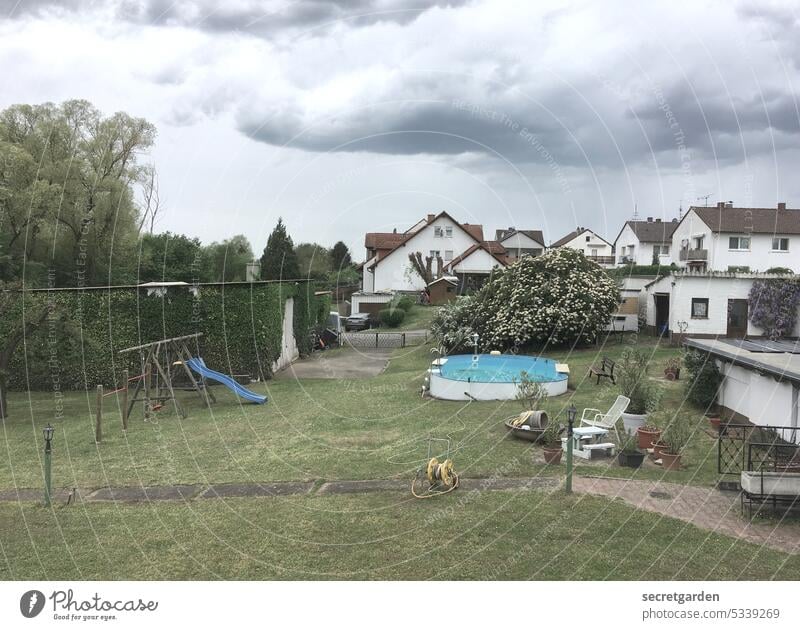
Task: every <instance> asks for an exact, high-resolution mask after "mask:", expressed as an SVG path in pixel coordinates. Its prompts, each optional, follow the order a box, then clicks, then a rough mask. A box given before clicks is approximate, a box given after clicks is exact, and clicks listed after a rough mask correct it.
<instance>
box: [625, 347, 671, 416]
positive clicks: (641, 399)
mask: <svg viewBox="0 0 800 630" xmlns="http://www.w3.org/2000/svg"><path fill="white" fill-rule="evenodd" d="M648 363H649V361H648V358H647V355H646V354H645V353H644V352H642V351H640V350H634V349H633V348H627V349H625V350H624V351H623V353H622V356H620V359H619V361H618V362H617V367H616V376H617V385H618V386H619V391H620V393H621V394H622V395H623V396H627V397H628V398H630V399H631V402H630V403H629V404H628V408H627V409H626V410H625V411H626V412H627V413H635V414H645V413H650V412H651V411H655V408H656V407H657V406H658V403H659V401H660V400H661V388H659V387H658V385H656V383H654V382H653V381H651V380H650V379H649V378H648V377H647V366H648Z"/></svg>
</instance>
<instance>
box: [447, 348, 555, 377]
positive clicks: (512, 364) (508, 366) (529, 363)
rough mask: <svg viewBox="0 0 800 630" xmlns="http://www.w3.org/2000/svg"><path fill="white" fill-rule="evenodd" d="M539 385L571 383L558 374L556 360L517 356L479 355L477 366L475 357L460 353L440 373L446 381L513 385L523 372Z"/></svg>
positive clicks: (449, 360)
mask: <svg viewBox="0 0 800 630" xmlns="http://www.w3.org/2000/svg"><path fill="white" fill-rule="evenodd" d="M523 371H524V372H527V373H528V378H530V379H531V380H533V381H536V382H539V383H550V382H553V381H565V380H567V375H566V374H559V373H558V372H556V362H555V361H553V359H545V358H542V357H529V356H524V355H514V354H499V355H498V354H494V355H493V354H479V355H478V362H477V365H473V361H472V355H471V354H456V355H453V356H449V357H447V362H446V363H445V364H444V365H442V366H441V368H440V373H441V375H442V376H443V377H444V378H449V379H451V380H454V381H471V382H473V383H513V382H515V381H519V380H520V373H521V372H523Z"/></svg>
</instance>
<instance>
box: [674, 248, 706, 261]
mask: <svg viewBox="0 0 800 630" xmlns="http://www.w3.org/2000/svg"><path fill="white" fill-rule="evenodd" d="M679 260H681V262H706V261H707V260H708V250H707V249H682V250H681V253H680V257H679Z"/></svg>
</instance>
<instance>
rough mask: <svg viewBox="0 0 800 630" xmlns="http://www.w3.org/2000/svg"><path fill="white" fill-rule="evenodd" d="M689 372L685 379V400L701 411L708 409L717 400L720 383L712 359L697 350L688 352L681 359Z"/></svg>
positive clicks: (720, 377) (717, 370) (720, 380)
mask: <svg viewBox="0 0 800 630" xmlns="http://www.w3.org/2000/svg"><path fill="white" fill-rule="evenodd" d="M683 364H684V365H685V366H686V370H687V371H688V372H689V378H688V379H686V399H687V400H688V401H689V402H691V403H694V404H695V405H698V406H699V407H701V408H703V409H708V408H709V407H711V406H712V405H714V402H715V401H716V398H717V390H718V389H719V386H720V383H722V375H721V374H720V373H719V369H718V368H717V363H716V361H714V358H713V357H712V356H711V355H709V354H706V353H703V352H698V351H697V350H689V351H688V352H687V353H686V355H685V356H684V358H683Z"/></svg>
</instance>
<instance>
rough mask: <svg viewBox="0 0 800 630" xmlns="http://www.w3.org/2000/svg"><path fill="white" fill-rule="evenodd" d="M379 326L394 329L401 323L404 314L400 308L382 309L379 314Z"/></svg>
mask: <svg viewBox="0 0 800 630" xmlns="http://www.w3.org/2000/svg"><path fill="white" fill-rule="evenodd" d="M379 315H380V319H381V324H383V325H384V326H386V327H387V328H396V327H397V326H399V325H400V324H402V323H403V320H404V319H405V317H406V312H405V311H404V310H403V309H402V308H384V309H381V311H380V313H379Z"/></svg>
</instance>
